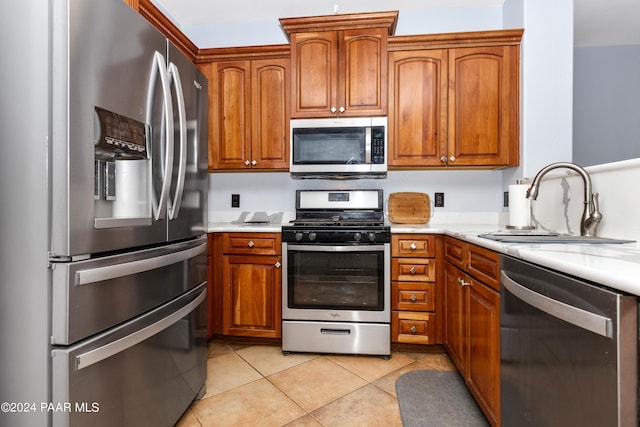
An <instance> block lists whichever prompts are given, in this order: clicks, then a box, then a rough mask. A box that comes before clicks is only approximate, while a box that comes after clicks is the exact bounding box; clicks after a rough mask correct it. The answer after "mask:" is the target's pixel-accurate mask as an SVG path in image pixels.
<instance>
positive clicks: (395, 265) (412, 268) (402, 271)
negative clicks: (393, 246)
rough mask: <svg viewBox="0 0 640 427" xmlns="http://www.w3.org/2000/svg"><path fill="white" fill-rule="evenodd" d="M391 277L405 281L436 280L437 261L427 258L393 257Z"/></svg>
mask: <svg viewBox="0 0 640 427" xmlns="http://www.w3.org/2000/svg"><path fill="white" fill-rule="evenodd" d="M391 279H392V280H396V281H403V282H434V281H435V280H436V263H435V260H433V259H425V258H392V259H391Z"/></svg>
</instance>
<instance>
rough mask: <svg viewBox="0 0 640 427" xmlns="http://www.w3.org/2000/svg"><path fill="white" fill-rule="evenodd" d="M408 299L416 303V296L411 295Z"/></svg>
mask: <svg viewBox="0 0 640 427" xmlns="http://www.w3.org/2000/svg"><path fill="white" fill-rule="evenodd" d="M409 299H410V300H411V302H416V300H417V299H418V298H416V296H415V295H411V296H410V297H409Z"/></svg>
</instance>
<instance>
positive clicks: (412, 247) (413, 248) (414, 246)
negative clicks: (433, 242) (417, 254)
mask: <svg viewBox="0 0 640 427" xmlns="http://www.w3.org/2000/svg"><path fill="white" fill-rule="evenodd" d="M409 247H410V248H411V250H412V251H415V250H416V249H417V248H418V247H417V246H416V244H415V243H411V245H409Z"/></svg>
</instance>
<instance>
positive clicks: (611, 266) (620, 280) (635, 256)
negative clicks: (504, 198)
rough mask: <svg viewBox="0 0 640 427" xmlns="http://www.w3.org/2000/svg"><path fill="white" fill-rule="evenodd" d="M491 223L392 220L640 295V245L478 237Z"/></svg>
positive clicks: (395, 229)
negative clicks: (526, 240)
mask: <svg viewBox="0 0 640 427" xmlns="http://www.w3.org/2000/svg"><path fill="white" fill-rule="evenodd" d="M498 229H499V227H498V226H496V225H487V224H391V232H392V233H420V234H443V235H447V236H451V237H456V238H459V239H461V240H464V241H467V242H469V243H473V244H475V245H478V246H482V247H485V248H487V249H491V250H494V251H497V252H500V253H503V254H507V255H511V256H514V257H516V258H520V259H523V260H525V261H529V262H532V263H534V264H538V265H540V266H543V267H547V268H551V269H553V270H557V271H560V272H564V273H566V274H569V275H572V276H576V277H579V278H582V279H586V280H590V281H592V282H595V283H599V284H602V285H605V286H608V287H610V288H614V289H618V290H621V291H624V292H628V293H630V294H634V295H640V245H639V244H638V243H637V242H636V243H625V244H588V243H582V244H566V243H502V242H498V241H493V240H489V239H484V238H482V237H478V234H482V233H488V232H492V231H497V230H498ZM208 231H209V232H210V233H215V232H251V233H279V232H280V231H281V224H266V225H263V224H260V225H242V224H232V223H230V222H211V223H209V227H208Z"/></svg>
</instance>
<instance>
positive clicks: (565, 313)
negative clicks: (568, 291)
mask: <svg viewBox="0 0 640 427" xmlns="http://www.w3.org/2000/svg"><path fill="white" fill-rule="evenodd" d="M500 278H501V280H502V284H503V286H504V287H505V288H506V289H507V290H508V291H509V292H511V293H512V294H513V295H514V296H516V297H517V298H519V299H521V300H522V301H524V302H526V303H527V304H529V305H531V306H533V307H535V308H537V309H538V310H542V311H544V312H545V313H547V314H550V315H551V316H554V317H557V318H558V319H561V320H564V321H565V322H569V323H571V324H572V325H575V326H578V327H579V328H582V329H586V330H588V331H591V332H593V333H596V334H598V335H601V336H603V337H606V338H612V337H613V321H612V320H611V319H610V318H608V317H605V316H600V315H599V314H595V313H591V312H589V311H586V310H583V309H581V308H578V307H574V306H572V305H569V304H565V303H563V302H560V301H557V300H554V299H552V298H549V297H547V296H544V295H542V294H539V293H537V292H534V291H532V290H531V289H528V288H526V287H524V286H522V285H521V284H519V283H517V282H516V281H514V280H513V279H512V278H511V277H509V276H508V275H507V274H506V273H505V272H504V271H501V272H500Z"/></svg>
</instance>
